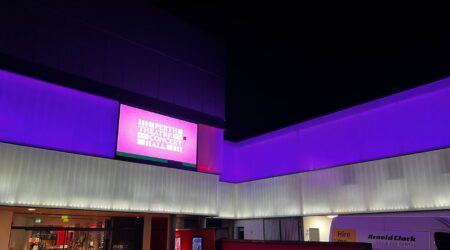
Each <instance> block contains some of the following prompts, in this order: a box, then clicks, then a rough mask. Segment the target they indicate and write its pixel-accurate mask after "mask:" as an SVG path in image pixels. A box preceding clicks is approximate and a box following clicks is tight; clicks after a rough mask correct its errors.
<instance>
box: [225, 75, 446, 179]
mask: <svg viewBox="0 0 450 250" xmlns="http://www.w3.org/2000/svg"><path fill="white" fill-rule="evenodd" d="M449 146H450V78H446V79H443V80H440V81H437V82H434V83H431V84H428V85H424V86H422V87H418V88H415V89H412V90H409V91H405V92H402V93H399V94H396V95H392V96H388V97H386V98H382V99H379V100H376V101H373V102H369V103H366V104H362V105H359V106H356V107H353V108H350V109H346V110H343V111H340V112H337V113H333V114H330V115H327V116H324V117H321V118H318V119H314V120H311V121H308V122H304V123H300V124H297V125H294V126H291V127H288V128H285V129H281V130H278V131H274V132H272V133H268V134H265V135H262V136H259V137H255V138H252V139H249V140H247V141H243V142H241V143H237V144H233V143H226V144H225V151H224V159H225V160H224V166H225V172H224V174H223V175H222V177H221V180H223V181H230V182H241V181H247V180H252V179H259V178H266V177H271V176H278V175H284V174H290V173H296V172H302V171H309V170H315V169H321V168H328V167H334V166H339V165H343V164H349V163H355V162H362V161H368V160H374V159H380V158H386V157H391V156H398V155H404V154H410V153H416V152H421V151H428V150H433V149H438V148H444V147H449Z"/></svg>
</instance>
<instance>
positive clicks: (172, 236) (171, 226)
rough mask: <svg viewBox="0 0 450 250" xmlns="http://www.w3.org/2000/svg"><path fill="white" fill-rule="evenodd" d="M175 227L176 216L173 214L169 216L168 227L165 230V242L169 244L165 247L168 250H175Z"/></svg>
mask: <svg viewBox="0 0 450 250" xmlns="http://www.w3.org/2000/svg"><path fill="white" fill-rule="evenodd" d="M176 225H177V216H176V215H174V214H171V215H170V216H169V227H168V229H167V233H168V237H167V240H168V241H169V244H167V247H168V249H169V250H175V229H176Z"/></svg>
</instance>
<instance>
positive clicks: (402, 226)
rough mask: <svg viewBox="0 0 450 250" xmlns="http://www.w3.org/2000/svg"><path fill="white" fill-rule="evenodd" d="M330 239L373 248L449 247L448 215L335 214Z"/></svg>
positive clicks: (431, 249)
mask: <svg viewBox="0 0 450 250" xmlns="http://www.w3.org/2000/svg"><path fill="white" fill-rule="evenodd" d="M330 241H334V242H338V241H344V242H368V243H372V249H373V250H444V249H445V250H450V216H449V217H445V216H437V217H429V216H426V217H425V216H421V215H408V216H404V215H403V216H398V215H390V216H386V215H379V216H375V215H366V216H362V215H361V216H358V215H352V216H350V215H349V216H339V217H336V218H334V219H333V222H332V223H331V228H330Z"/></svg>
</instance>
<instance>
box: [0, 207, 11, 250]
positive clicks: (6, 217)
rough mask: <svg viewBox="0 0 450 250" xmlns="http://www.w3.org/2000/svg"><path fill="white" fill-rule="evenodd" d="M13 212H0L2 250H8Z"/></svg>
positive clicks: (0, 247)
mask: <svg viewBox="0 0 450 250" xmlns="http://www.w3.org/2000/svg"><path fill="white" fill-rule="evenodd" d="M12 218H13V212H11V211H0V250H8V248H9V246H8V245H9V236H10V235H11V224H12Z"/></svg>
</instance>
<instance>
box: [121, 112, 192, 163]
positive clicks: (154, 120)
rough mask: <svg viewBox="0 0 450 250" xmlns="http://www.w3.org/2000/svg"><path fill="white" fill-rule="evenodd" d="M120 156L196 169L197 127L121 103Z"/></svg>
mask: <svg viewBox="0 0 450 250" xmlns="http://www.w3.org/2000/svg"><path fill="white" fill-rule="evenodd" d="M117 155H119V156H124V157H132V158H137V159H143V160H151V161H156V162H162V163H167V162H168V161H174V162H181V163H182V165H183V166H187V167H196V163H197V124H195V123H190V122H186V121H183V120H179V119H175V118H172V117H168V116H164V115H160V114H156V113H153V112H150V111H146V110H142V109H138V108H133V107H130V106H127V105H123V104H121V105H120V118H119V131H118V138H117Z"/></svg>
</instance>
